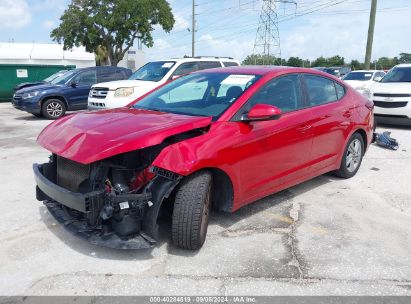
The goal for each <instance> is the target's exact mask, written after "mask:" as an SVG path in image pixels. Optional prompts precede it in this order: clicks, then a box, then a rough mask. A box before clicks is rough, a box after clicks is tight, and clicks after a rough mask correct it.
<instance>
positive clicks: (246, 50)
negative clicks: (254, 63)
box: [196, 34, 254, 60]
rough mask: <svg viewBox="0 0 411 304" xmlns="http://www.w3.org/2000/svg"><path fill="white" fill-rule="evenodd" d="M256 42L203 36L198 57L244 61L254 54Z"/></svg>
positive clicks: (199, 40) (200, 39) (198, 44)
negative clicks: (221, 57) (219, 57)
mask: <svg viewBox="0 0 411 304" xmlns="http://www.w3.org/2000/svg"><path fill="white" fill-rule="evenodd" d="M253 45H254V41H253V40H249V39H241V38H240V39H230V38H229V37H228V38H225V39H222V38H221V39H219V38H214V37H213V36H212V35H210V34H205V35H202V36H201V37H200V38H199V39H198V42H197V45H196V47H197V51H196V53H197V54H198V55H204V56H226V57H233V58H235V59H239V60H241V59H243V58H245V57H246V56H247V55H249V54H251V53H252V50H253Z"/></svg>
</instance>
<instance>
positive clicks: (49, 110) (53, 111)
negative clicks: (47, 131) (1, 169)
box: [41, 98, 66, 119]
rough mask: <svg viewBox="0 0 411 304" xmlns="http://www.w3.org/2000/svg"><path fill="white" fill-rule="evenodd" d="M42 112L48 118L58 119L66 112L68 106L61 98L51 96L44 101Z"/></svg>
mask: <svg viewBox="0 0 411 304" xmlns="http://www.w3.org/2000/svg"><path fill="white" fill-rule="evenodd" d="M41 113H42V114H43V116H44V117H45V118H47V119H57V118H60V117H62V116H63V115H64V114H65V113H66V106H65V104H64V102H62V101H61V100H60V99H55V98H51V99H48V100H46V101H45V102H44V103H43V106H42V107H41Z"/></svg>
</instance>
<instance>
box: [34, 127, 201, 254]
mask: <svg viewBox="0 0 411 304" xmlns="http://www.w3.org/2000/svg"><path fill="white" fill-rule="evenodd" d="M203 132H205V130H203V129H196V130H192V131H189V132H185V133H182V134H179V135H176V136H173V137H171V138H168V139H167V140H166V141H164V142H163V143H161V144H159V145H155V146H152V147H148V148H145V149H140V150H136V151H131V152H127V153H123V154H120V155H115V156H112V157H110V158H107V159H103V160H101V161H97V162H94V163H91V164H81V163H78V162H75V161H72V160H70V159H67V158H63V157H61V156H58V155H56V154H52V155H51V156H50V161H49V162H48V163H45V164H41V165H38V164H34V165H33V169H34V173H35V178H36V182H37V187H36V196H37V199H38V200H40V201H43V202H44V204H45V206H46V207H47V208H48V209H49V211H50V213H51V214H52V215H53V216H54V217H55V218H56V219H57V220H58V221H59V222H61V223H62V224H63V225H64V226H65V228H67V229H68V230H70V231H71V232H73V233H75V234H76V235H78V236H80V237H82V238H84V239H87V240H88V241H90V242H91V243H93V244H97V245H102V246H106V247H111V248H116V249H144V248H150V247H152V246H153V245H154V244H155V243H156V239H157V237H158V225H157V218H158V215H159V210H160V207H161V204H162V201H163V200H164V199H165V198H167V197H169V195H170V194H171V192H172V191H173V189H174V188H175V187H176V185H177V184H178V182H179V181H180V179H181V178H182V176H180V175H178V174H175V173H174V172H170V171H167V170H164V169H161V168H158V167H153V166H151V164H152V162H153V161H154V159H155V158H156V157H157V156H158V154H159V153H160V152H161V150H162V149H163V148H164V147H165V146H167V145H170V144H172V143H175V142H178V141H181V140H184V139H187V138H190V137H193V136H198V135H201V134H203Z"/></svg>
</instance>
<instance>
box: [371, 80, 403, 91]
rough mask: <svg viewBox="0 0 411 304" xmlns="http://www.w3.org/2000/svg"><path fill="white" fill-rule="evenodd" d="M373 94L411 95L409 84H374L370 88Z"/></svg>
mask: <svg viewBox="0 0 411 304" xmlns="http://www.w3.org/2000/svg"><path fill="white" fill-rule="evenodd" d="M371 89H372V92H373V93H382V94H411V83H410V82H376V83H374V84H373V86H372V88H371Z"/></svg>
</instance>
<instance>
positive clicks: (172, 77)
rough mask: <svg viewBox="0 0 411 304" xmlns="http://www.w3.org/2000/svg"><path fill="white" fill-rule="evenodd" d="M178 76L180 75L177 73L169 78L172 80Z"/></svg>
mask: <svg viewBox="0 0 411 304" xmlns="http://www.w3.org/2000/svg"><path fill="white" fill-rule="evenodd" d="M178 77H180V76H179V75H174V76H171V79H172V80H174V79H177V78H178Z"/></svg>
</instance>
